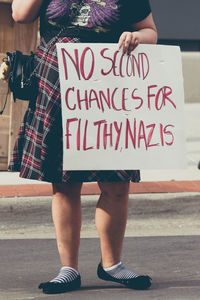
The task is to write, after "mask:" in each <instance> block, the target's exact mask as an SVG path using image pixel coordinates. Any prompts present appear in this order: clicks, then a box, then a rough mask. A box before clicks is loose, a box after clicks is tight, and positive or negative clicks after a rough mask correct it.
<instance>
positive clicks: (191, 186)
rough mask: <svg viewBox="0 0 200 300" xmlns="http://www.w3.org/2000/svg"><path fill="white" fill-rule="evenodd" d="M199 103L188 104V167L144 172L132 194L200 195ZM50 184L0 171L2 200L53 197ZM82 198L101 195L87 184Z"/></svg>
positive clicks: (134, 185) (186, 111) (92, 185)
mask: <svg viewBox="0 0 200 300" xmlns="http://www.w3.org/2000/svg"><path fill="white" fill-rule="evenodd" d="M199 113H200V103H187V104H185V121H186V147H187V160H188V167H187V169H183V170H176V169H174V170H141V179H142V180H141V182H140V183H137V184H134V183H132V184H131V189H130V192H131V193H178V192H200V170H199V169H198V168H197V165H198V162H199V160H200V133H199V128H200V117H199ZM51 193H52V192H51V185H50V184H47V183H45V182H43V183H42V182H38V181H35V180H27V179H22V178H19V176H18V173H12V172H0V198H2V197H7V198H9V197H26V196H48V195H51ZM82 194H83V195H91V194H99V189H98V187H97V184H96V183H85V184H84V186H83V190H82Z"/></svg>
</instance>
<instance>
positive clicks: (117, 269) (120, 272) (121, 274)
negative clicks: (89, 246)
mask: <svg viewBox="0 0 200 300" xmlns="http://www.w3.org/2000/svg"><path fill="white" fill-rule="evenodd" d="M103 269H104V271H106V273H108V274H109V275H110V276H112V277H114V278H116V279H131V278H136V277H138V276H139V275H137V274H136V273H134V272H132V271H130V270H128V269H127V268H126V267H125V266H124V265H123V264H122V263H121V262H119V263H118V264H116V265H114V266H112V267H110V268H103Z"/></svg>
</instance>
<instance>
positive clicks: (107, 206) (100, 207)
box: [96, 182, 129, 268]
mask: <svg viewBox="0 0 200 300" xmlns="http://www.w3.org/2000/svg"><path fill="white" fill-rule="evenodd" d="M99 187H100V189H101V196H100V198H99V201H98V203H97V208H96V226H97V230H98V232H99V236H100V243H101V254H102V261H101V263H102V266H103V267H105V268H107V267H110V266H112V265H114V264H116V263H118V262H119V261H120V260H121V253H122V246H123V239H124V233H125V228H126V221H127V213H128V192H129V183H128V182H101V183H99Z"/></svg>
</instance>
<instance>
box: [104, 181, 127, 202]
mask: <svg viewBox="0 0 200 300" xmlns="http://www.w3.org/2000/svg"><path fill="white" fill-rule="evenodd" d="M99 187H100V190H101V195H102V196H103V198H105V199H107V200H115V201H124V200H125V199H127V198H128V193H129V183H128V182H114V183H113V182H111V183H99Z"/></svg>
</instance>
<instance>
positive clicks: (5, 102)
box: [0, 88, 9, 115]
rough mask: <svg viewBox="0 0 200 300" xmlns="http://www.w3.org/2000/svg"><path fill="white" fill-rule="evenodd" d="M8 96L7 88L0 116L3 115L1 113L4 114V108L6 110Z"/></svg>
mask: <svg viewBox="0 0 200 300" xmlns="http://www.w3.org/2000/svg"><path fill="white" fill-rule="evenodd" d="M8 95H9V88H8V91H7V94H6V99H5V101H4V105H3V108H2V110H0V115H3V112H4V110H5V108H6V104H7V102H8Z"/></svg>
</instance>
